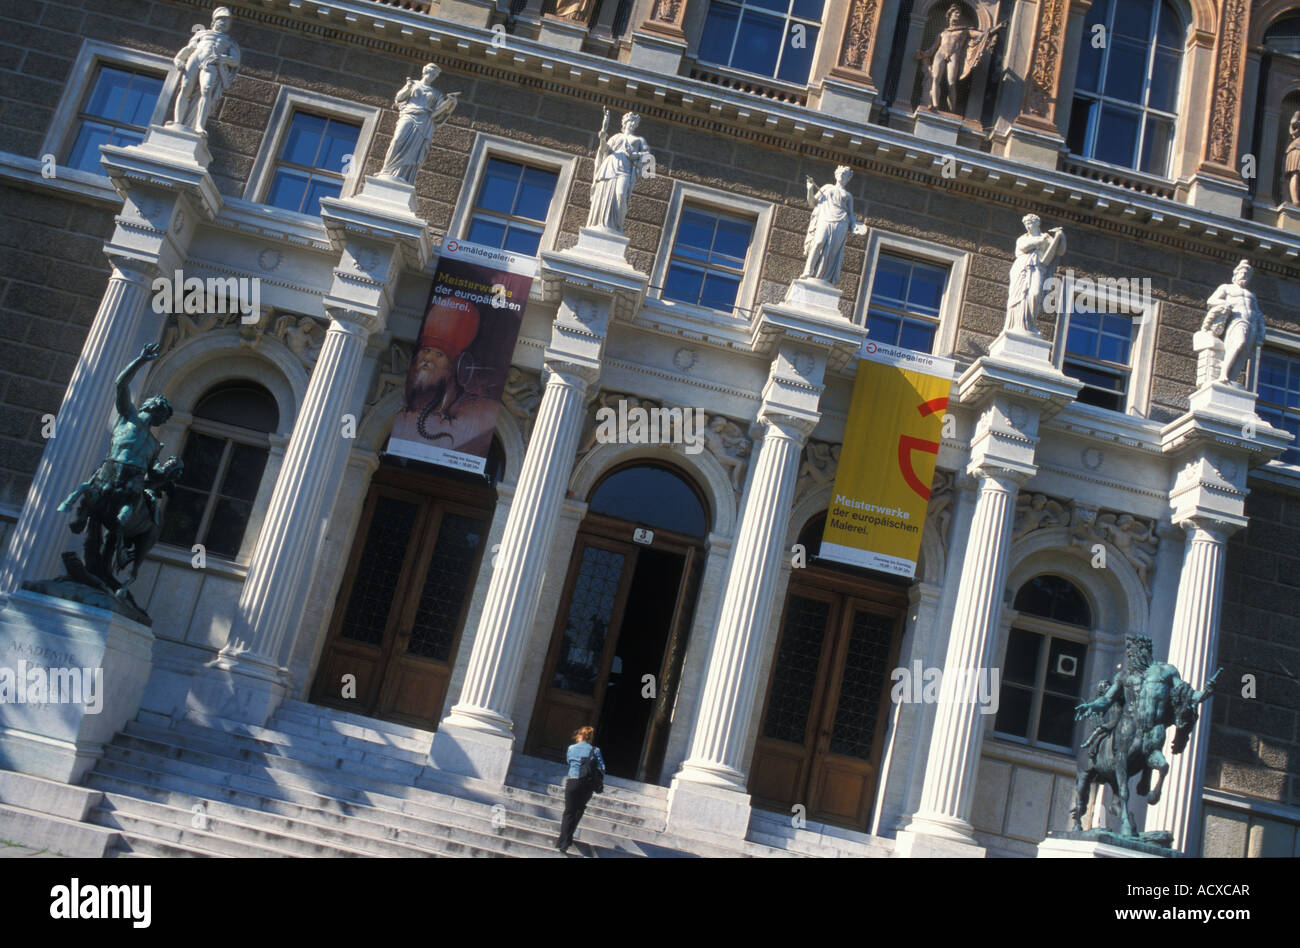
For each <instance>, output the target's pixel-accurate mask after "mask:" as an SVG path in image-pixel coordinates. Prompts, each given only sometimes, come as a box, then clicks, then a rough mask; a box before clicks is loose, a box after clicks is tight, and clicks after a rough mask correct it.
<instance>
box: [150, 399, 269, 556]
mask: <svg viewBox="0 0 1300 948" xmlns="http://www.w3.org/2000/svg"><path fill="white" fill-rule="evenodd" d="M279 423H280V412H279V409H278V408H277V406H276V403H275V399H274V398H273V397H272V396H271V394H270V393H269V392H268V391H266V389H264V388H262V387H261V386H259V385H256V384H254V383H252V382H236V383H233V384H230V385H223V386H220V387H218V388H217V389H214V390H213V391H211V392H209V393H208V394H206V395H204V396H203V397H202V398H201V399H199V402H198V405H197V406H196V407H195V409H194V422H193V423H192V424H191V425H190V430H189V434H188V435H187V436H186V438H185V451H184V453H183V455H182V457H181V460H182V461H184V463H185V472H184V473H183V474H182V475H181V479H180V481H179V483H178V484H177V485H176V488H175V490H173V491H172V495H171V498H170V499H169V500H168V502H167V510H166V516H165V518H164V520H163V532H162V536H161V540H162V541H163V542H165V543H173V544H175V545H177V546H183V547H186V548H190V547H192V546H193V545H194V544H195V543H202V544H203V545H204V546H205V547H206V548H207V552H208V553H211V554H215V555H217V556H224V557H228V558H229V559H235V558H236V557H238V556H239V554H240V553H241V552H242V551H243V550H244V549H246V548H247V547H250V546H251V539H252V538H251V537H246V536H245V533H246V532H247V528H248V523H249V520H250V519H251V517H252V514H253V501H254V500H255V499H256V498H257V491H258V488H259V487H260V486H261V483H262V471H263V470H264V469H265V468H266V461H267V458H268V457H269V455H270V441H269V439H268V438H267V437H266V435H267V433H269V432H271V431H274V430H275V429H276V428H277V427H278V426H279Z"/></svg>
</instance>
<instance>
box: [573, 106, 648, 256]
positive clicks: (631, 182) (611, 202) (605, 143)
mask: <svg viewBox="0 0 1300 948" xmlns="http://www.w3.org/2000/svg"><path fill="white" fill-rule="evenodd" d="M640 124H641V116H639V115H637V114H636V113H635V112H628V113H626V114H624V116H623V130H622V131H621V132H619V133H618V134H616V135H610V133H609V109H606V110H605V118H604V121H603V122H602V123H601V126H600V145H599V147H598V148H597V150H596V174H595V177H593V178H592V182H591V212H590V213H589V214H588V215H587V226H588V227H597V228H600V229H601V230H612V231H617V232H618V233H620V234H621V233H622V232H623V221H624V220H625V219H626V218H627V206H628V202H629V201H630V200H631V199H632V188H633V186H635V184H636V179H637V178H638V177H640V176H642V175H645V174H648V173H650V170H651V168H652V167H653V165H654V156H652V155H651V154H650V147H649V146H648V145H647V144H646V140H645V139H644V138H642V137H641V136H640V135H637V134H636V129H637V126H638V125H640Z"/></svg>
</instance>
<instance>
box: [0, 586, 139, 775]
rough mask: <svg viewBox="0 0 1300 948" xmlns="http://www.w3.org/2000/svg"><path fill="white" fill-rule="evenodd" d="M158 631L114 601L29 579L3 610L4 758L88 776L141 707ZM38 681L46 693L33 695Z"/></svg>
mask: <svg viewBox="0 0 1300 948" xmlns="http://www.w3.org/2000/svg"><path fill="white" fill-rule="evenodd" d="M153 641H154V639H153V632H152V631H150V629H149V627H148V626H146V625H143V624H141V623H139V622H133V621H132V620H130V619H127V618H124V617H123V616H120V615H118V614H117V613H114V612H110V611H109V610H107V609H100V608H97V607H94V606H87V605H83V604H82V603H76V602H70V601H68V600H66V599H58V598H55V597H53V596H47V595H44V594H42V593H36V592H32V591H30V590H26V589H24V590H20V591H18V592H16V593H14V594H13V595H12V596H10V598H9V602H8V604H7V605H6V606H5V608H4V609H3V610H0V768H3V769H5V770H16V771H19V772H21V773H26V774H34V775H36V776H38V777H45V778H47V779H50V780H59V781H63V782H66V783H76V782H77V781H79V780H81V778H82V777H83V776H85V774H86V772H87V771H89V770H90V768H91V767H92V766H94V763H95V761H97V760H98V759H99V758H100V757H102V756H103V753H104V745H105V744H106V743H108V742H109V741H111V740H112V739H113V735H114V734H116V733H117V732H118V731H120V730H121V729H122V728H123V727H124V726H125V725H126V723H127V722H128V721H130V720H132V719H134V718H135V715H136V712H137V711H138V710H139V709H140V697H141V695H142V694H143V693H144V686H145V682H146V681H147V680H148V678H149V672H150V670H151V668H152V656H153ZM37 681H44V682H46V686H45V689H44V696H45V699H46V700H45V701H44V702H35V701H32V700H31V699H32V698H33V697H34V694H33V686H34V684H35V682H37ZM11 689H12V690H11ZM56 691H57V692H58V694H57V695H55V692H56ZM53 697H57V698H59V699H60V700H58V701H57V702H52V701H50V700H49V699H50V698H53Z"/></svg>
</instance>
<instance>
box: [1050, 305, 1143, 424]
mask: <svg viewBox="0 0 1300 948" xmlns="http://www.w3.org/2000/svg"><path fill="white" fill-rule="evenodd" d="M1135 325H1136V324H1135V323H1134V321H1133V317H1131V316H1127V315H1117V314H1113V313H1083V312H1072V313H1071V314H1070V322H1069V328H1068V330H1067V331H1066V336H1065V360H1064V363H1063V364H1062V366H1061V371H1063V372H1064V373H1065V374H1066V375H1068V376H1070V377H1071V378H1075V379H1078V380H1079V381H1080V382H1082V383H1083V388H1082V389H1081V390H1080V391H1079V401H1081V402H1083V403H1084V404H1085V405H1097V406H1100V407H1101V408H1110V409H1112V410H1114V411H1124V406H1125V405H1126V404H1127V401H1128V385H1129V370H1130V368H1131V366H1132V356H1133V330H1134V327H1135Z"/></svg>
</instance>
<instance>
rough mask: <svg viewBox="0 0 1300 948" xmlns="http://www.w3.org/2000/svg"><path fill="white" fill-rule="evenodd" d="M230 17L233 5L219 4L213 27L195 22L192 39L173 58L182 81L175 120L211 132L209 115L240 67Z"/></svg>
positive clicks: (175, 123) (173, 119) (213, 13)
mask: <svg viewBox="0 0 1300 948" xmlns="http://www.w3.org/2000/svg"><path fill="white" fill-rule="evenodd" d="M230 19H231V17H230V10H229V8H227V7H217V8H216V9H215V10H213V11H212V28H211V29H204V28H203V27H202V26H201V25H198V24H195V26H194V28H193V35H192V36H191V37H190V41H189V42H188V43H187V44H186V45H185V48H184V49H182V50H181V51H180V52H179V53H177V54H176V58H175V59H173V60H172V65H174V66H175V67H176V68H177V70H179V71H180V74H181V83H180V92H179V94H178V95H177V96H176V108H175V110H174V111H173V113H172V123H171V124H174V125H180V126H183V127H185V128H188V129H190V130H191V131H195V132H198V133H199V134H201V135H206V134H207V124H208V119H209V118H210V117H211V116H212V113H213V112H214V111H216V107H217V103H218V102H220V101H221V97H222V95H224V94H225V91H226V90H227V89H228V88H230V84H231V83H232V82H234V81H235V73H236V72H238V71H239V58H240V54H239V45H238V44H237V43H236V42H235V41H234V40H233V39H231V38H230V35H229V34H230Z"/></svg>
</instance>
